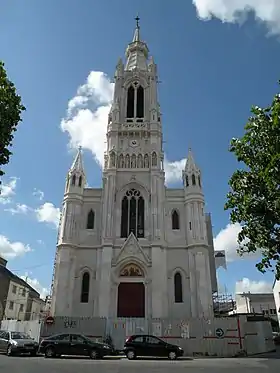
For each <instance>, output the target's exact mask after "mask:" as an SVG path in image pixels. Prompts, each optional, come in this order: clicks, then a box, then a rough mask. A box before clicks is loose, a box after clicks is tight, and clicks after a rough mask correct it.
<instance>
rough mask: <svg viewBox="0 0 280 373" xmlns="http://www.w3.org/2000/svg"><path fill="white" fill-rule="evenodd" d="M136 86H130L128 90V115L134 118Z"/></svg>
mask: <svg viewBox="0 0 280 373" xmlns="http://www.w3.org/2000/svg"><path fill="white" fill-rule="evenodd" d="M134 94H135V91H134V87H132V86H130V87H129V88H128V91H127V108H126V116H127V118H134Z"/></svg>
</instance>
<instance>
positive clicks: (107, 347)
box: [103, 345, 111, 350]
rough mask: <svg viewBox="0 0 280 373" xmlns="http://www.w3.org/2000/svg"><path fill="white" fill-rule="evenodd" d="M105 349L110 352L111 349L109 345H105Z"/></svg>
mask: <svg viewBox="0 0 280 373" xmlns="http://www.w3.org/2000/svg"><path fill="white" fill-rule="evenodd" d="M103 348H106V349H107V350H109V349H110V348H111V347H110V346H107V345H104V346H103Z"/></svg>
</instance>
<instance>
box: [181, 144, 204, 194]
mask: <svg viewBox="0 0 280 373" xmlns="http://www.w3.org/2000/svg"><path fill="white" fill-rule="evenodd" d="M182 176H183V184H184V187H185V188H190V189H191V190H192V191H194V189H197V190H201V188H202V187H201V172H200V169H199V168H198V166H197V165H196V163H195V161H194V156H193V153H192V150H191V148H189V152H188V157H187V160H186V165H185V169H184V171H183V173H182Z"/></svg>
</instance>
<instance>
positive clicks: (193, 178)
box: [192, 174, 195, 185]
mask: <svg viewBox="0 0 280 373" xmlns="http://www.w3.org/2000/svg"><path fill="white" fill-rule="evenodd" d="M192 185H195V175H194V174H192Z"/></svg>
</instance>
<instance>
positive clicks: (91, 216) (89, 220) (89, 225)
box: [87, 209, 95, 229]
mask: <svg viewBox="0 0 280 373" xmlns="http://www.w3.org/2000/svg"><path fill="white" fill-rule="evenodd" d="M94 218H95V214H94V211H93V210H92V209H91V210H90V211H89V213H88V216H87V229H94Z"/></svg>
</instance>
